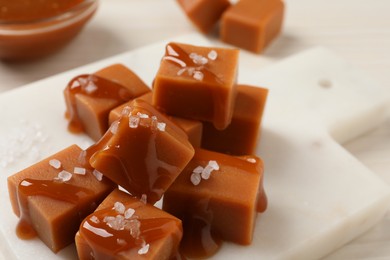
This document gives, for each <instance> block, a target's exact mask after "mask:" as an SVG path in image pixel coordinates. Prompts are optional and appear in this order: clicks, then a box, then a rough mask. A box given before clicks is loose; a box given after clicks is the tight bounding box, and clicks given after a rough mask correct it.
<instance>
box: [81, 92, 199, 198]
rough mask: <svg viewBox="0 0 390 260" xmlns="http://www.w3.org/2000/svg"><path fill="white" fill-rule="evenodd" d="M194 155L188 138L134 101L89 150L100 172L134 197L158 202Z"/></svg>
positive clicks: (144, 105) (161, 117) (148, 108)
mask: <svg viewBox="0 0 390 260" xmlns="http://www.w3.org/2000/svg"><path fill="white" fill-rule="evenodd" d="M193 155H194V149H193V148H192V146H191V144H190V143H189V142H188V140H187V135H186V134H185V133H184V132H183V130H181V129H180V128H179V127H177V126H176V125H174V124H173V123H172V122H170V121H169V120H168V119H167V118H166V117H165V116H164V115H162V114H161V113H159V112H158V111H157V110H156V109H155V108H154V107H153V106H152V105H150V104H149V103H147V102H145V101H143V100H137V99H136V100H134V101H133V102H132V103H131V104H130V106H129V107H125V108H124V109H123V111H122V116H121V117H120V118H119V120H118V121H115V122H114V123H113V124H112V125H111V127H110V129H109V130H108V131H107V133H106V134H105V135H104V136H103V137H102V139H101V140H100V141H99V142H97V143H96V144H95V145H93V146H91V147H90V148H88V149H87V157H89V158H90V159H89V162H90V164H91V165H92V167H94V168H95V169H97V170H98V171H99V172H101V173H103V174H104V175H105V176H106V177H108V178H109V179H111V180H112V181H114V182H115V183H117V184H118V185H120V186H122V187H123V188H125V189H126V190H127V191H129V192H130V193H131V194H132V195H134V196H138V197H141V196H145V195H146V196H147V200H148V202H150V203H152V204H153V203H154V202H156V201H158V200H159V199H160V198H161V196H162V195H163V193H164V192H165V190H166V189H168V187H169V186H170V185H171V184H172V182H173V181H174V180H175V179H176V177H177V176H178V175H179V174H180V172H181V171H182V169H183V168H184V167H185V166H186V165H187V163H188V162H189V161H190V160H191V158H192V157H193Z"/></svg>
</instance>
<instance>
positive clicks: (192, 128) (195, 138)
mask: <svg viewBox="0 0 390 260" xmlns="http://www.w3.org/2000/svg"><path fill="white" fill-rule="evenodd" d="M152 97H153V93H152V92H149V93H147V94H144V95H142V96H140V97H138V98H137V99H141V100H144V101H146V102H148V103H149V104H152ZM131 102H132V100H130V101H128V102H126V103H125V104H122V105H120V106H119V107H116V108H114V109H113V110H111V112H110V115H109V124H110V125H111V124H112V123H113V122H114V121H115V120H118V119H119V117H120V116H121V113H122V110H123V108H125V107H126V106H129V105H130V103H131ZM167 117H168V119H169V120H171V121H172V122H173V123H175V124H176V125H177V126H179V127H180V128H181V129H182V130H184V132H185V133H186V134H187V136H188V141H190V143H191V144H192V146H193V147H200V144H201V141H202V131H203V124H202V122H200V121H198V120H191V119H185V118H180V117H175V116H168V115H167Z"/></svg>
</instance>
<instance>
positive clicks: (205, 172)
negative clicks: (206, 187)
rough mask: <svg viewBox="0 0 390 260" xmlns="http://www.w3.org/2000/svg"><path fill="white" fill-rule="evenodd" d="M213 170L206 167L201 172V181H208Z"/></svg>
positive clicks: (208, 166)
mask: <svg viewBox="0 0 390 260" xmlns="http://www.w3.org/2000/svg"><path fill="white" fill-rule="evenodd" d="M213 170H214V169H213V168H212V167H211V166H210V165H207V166H206V167H205V168H204V169H203V171H202V174H201V175H202V179H205V180H208V179H209V178H210V176H211V172H212V171H213Z"/></svg>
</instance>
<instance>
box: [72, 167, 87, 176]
mask: <svg viewBox="0 0 390 260" xmlns="http://www.w3.org/2000/svg"><path fill="white" fill-rule="evenodd" d="M86 172H87V170H86V169H85V168H83V167H74V169H73V173H74V174H78V175H85V173H86Z"/></svg>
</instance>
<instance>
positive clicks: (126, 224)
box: [79, 203, 180, 259]
mask: <svg viewBox="0 0 390 260" xmlns="http://www.w3.org/2000/svg"><path fill="white" fill-rule="evenodd" d="M129 205H130V206H131V207H130V208H132V209H134V210H135V213H134V215H133V216H132V217H131V218H128V219H123V223H122V225H123V226H121V225H120V226H119V227H118V226H117V227H112V226H110V225H109V223H108V222H107V221H106V220H105V219H106V217H116V216H118V213H117V212H116V211H115V210H114V209H110V208H109V209H103V210H99V211H96V212H94V213H93V214H92V215H90V216H89V217H87V218H86V219H85V220H84V221H83V223H82V224H81V226H80V231H79V232H80V235H81V236H82V237H83V238H84V239H85V240H86V242H87V244H88V245H89V247H90V248H91V250H92V255H93V258H94V259H107V257H109V256H118V257H119V255H122V256H123V257H125V258H126V254H131V253H135V254H138V255H145V256H146V257H147V255H148V252H149V251H151V250H152V247H153V242H155V241H157V240H159V239H162V238H164V237H165V236H167V235H169V234H171V233H172V230H175V229H176V228H177V222H176V221H174V220H173V219H171V218H140V217H139V216H138V215H137V210H139V208H140V207H142V206H145V204H143V203H138V206H136V205H135V204H134V203H130V204H129ZM125 206H126V204H125ZM134 206H135V207H134ZM172 239H174V240H176V242H175V243H178V240H179V239H180V238H179V237H176V236H174V237H172ZM175 243H174V244H175ZM145 246H146V247H148V248H147V249H146V250H144V252H143V253H141V251H139V250H142V248H143V247H145ZM131 251H134V252H131ZM174 254H176V252H174ZM171 257H174V255H172V256H171Z"/></svg>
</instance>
